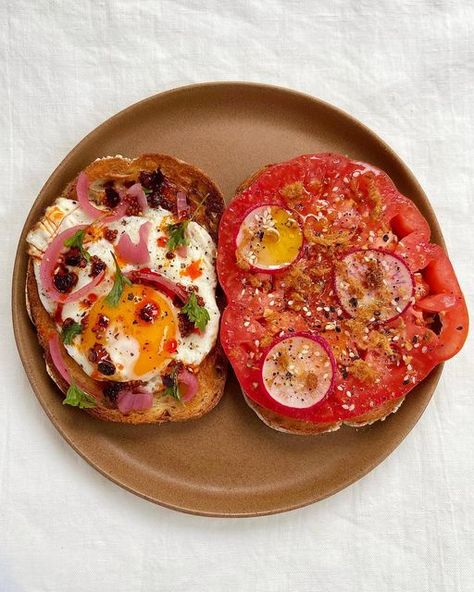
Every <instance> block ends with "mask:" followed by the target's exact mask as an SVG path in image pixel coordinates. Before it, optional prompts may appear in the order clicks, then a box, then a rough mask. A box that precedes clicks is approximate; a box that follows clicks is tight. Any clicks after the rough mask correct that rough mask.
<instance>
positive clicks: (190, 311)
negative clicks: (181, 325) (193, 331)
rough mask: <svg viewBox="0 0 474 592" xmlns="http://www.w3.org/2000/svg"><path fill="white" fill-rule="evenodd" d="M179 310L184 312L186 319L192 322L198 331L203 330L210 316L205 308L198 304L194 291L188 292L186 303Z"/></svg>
mask: <svg viewBox="0 0 474 592" xmlns="http://www.w3.org/2000/svg"><path fill="white" fill-rule="evenodd" d="M181 310H182V312H184V313H185V314H186V316H187V317H188V319H189V320H190V321H192V322H193V323H194V326H195V327H197V328H198V329H199V330H200V331H204V329H205V328H206V325H207V323H208V322H209V321H210V318H211V317H210V316H209V313H208V311H207V308H204V306H200V304H199V302H198V300H197V297H196V294H195V293H194V292H191V293H190V294H189V297H188V299H187V301H186V304H185V305H184V306H183V308H182V309H181Z"/></svg>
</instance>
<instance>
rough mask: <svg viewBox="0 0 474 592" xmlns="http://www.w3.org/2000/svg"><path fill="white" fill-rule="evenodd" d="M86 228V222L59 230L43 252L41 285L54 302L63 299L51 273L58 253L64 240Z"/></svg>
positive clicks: (56, 261) (62, 247)
mask: <svg viewBox="0 0 474 592" xmlns="http://www.w3.org/2000/svg"><path fill="white" fill-rule="evenodd" d="M84 228H87V225H86V224H81V225H79V226H72V227H71V228H67V229H66V230H63V232H60V233H59V234H58V235H57V236H56V237H55V238H54V239H53V240H52V241H51V243H50V244H49V246H48V248H47V249H46V251H45V252H44V255H43V258H42V259H41V265H40V279H41V286H42V288H43V289H44V291H45V292H46V294H47V295H48V296H49V297H50V298H51V300H54V301H55V302H59V301H63V298H64V294H62V293H61V292H60V291H59V290H57V289H56V286H55V285H54V283H53V273H54V270H55V269H56V266H57V264H58V259H59V255H60V254H61V251H62V250H63V249H64V241H66V240H67V239H68V238H70V237H71V236H73V235H74V234H76V232H78V231H79V230H83V229H84Z"/></svg>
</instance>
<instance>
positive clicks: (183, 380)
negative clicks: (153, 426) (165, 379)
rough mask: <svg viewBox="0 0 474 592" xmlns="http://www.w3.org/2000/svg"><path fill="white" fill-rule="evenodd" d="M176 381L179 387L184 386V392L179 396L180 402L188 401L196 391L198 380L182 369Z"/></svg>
mask: <svg viewBox="0 0 474 592" xmlns="http://www.w3.org/2000/svg"><path fill="white" fill-rule="evenodd" d="M177 379H178V384H179V385H180V386H182V385H184V386H185V392H184V394H182V395H181V400H182V401H184V402H186V401H190V400H191V399H192V398H193V397H194V395H195V394H196V393H197V391H198V388H199V383H198V379H197V378H196V376H195V375H194V374H193V373H192V372H190V371H189V370H188V369H187V368H182V369H181V370H180V372H179V373H178V376H177Z"/></svg>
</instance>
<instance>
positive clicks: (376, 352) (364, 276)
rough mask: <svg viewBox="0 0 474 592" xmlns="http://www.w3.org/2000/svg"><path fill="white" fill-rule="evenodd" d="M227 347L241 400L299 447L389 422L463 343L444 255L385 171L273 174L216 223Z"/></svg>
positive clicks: (300, 162)
mask: <svg viewBox="0 0 474 592" xmlns="http://www.w3.org/2000/svg"><path fill="white" fill-rule="evenodd" d="M217 270H218V276H219V280H220V283H221V285H222V287H223V289H224V292H225V294H226V296H227V301H228V304H227V307H226V309H225V310H224V313H223V317H222V322H221V343H222V345H223V348H224V351H225V352H226V354H227V356H228V358H229V360H230V362H231V364H232V366H233V368H234V371H235V373H236V375H237V378H238V380H239V382H240V385H241V387H242V390H243V393H244V397H245V400H246V401H247V403H248V404H249V405H250V407H251V408H252V409H253V410H254V411H255V412H256V413H257V415H258V416H259V417H260V418H261V419H262V420H263V421H264V422H265V423H266V424H267V425H269V426H270V427H272V428H274V429H277V430H281V431H285V432H290V433H295V434H302V435H311V434H319V433H322V432H328V431H333V430H337V429H338V428H339V427H341V426H342V425H343V424H345V425H349V426H354V427H359V426H363V425H367V424H371V423H373V422H375V421H378V420H383V419H385V418H386V417H387V416H388V415H390V414H391V413H394V412H395V411H397V409H398V408H399V407H400V405H401V404H402V403H403V401H404V399H405V397H406V396H407V395H408V394H409V393H410V391H411V390H412V389H413V388H414V387H415V386H416V385H417V384H419V382H420V381H422V380H423V379H424V378H425V377H426V376H427V375H428V374H429V372H430V371H431V370H432V369H433V368H434V367H435V366H437V365H438V364H439V363H441V362H443V361H444V360H447V359H449V358H451V357H452V356H454V355H455V354H456V353H457V352H458V351H459V350H460V349H461V347H462V345H463V343H464V341H465V339H466V336H467V331H468V314H467V308H466V304H465V301H464V298H463V295H462V293H461V290H460V287H459V284H458V282H457V279H456V276H455V273H454V270H453V267H452V265H451V263H450V261H449V258H448V256H447V254H446V252H445V251H444V250H443V249H442V247H440V246H439V245H437V244H434V243H432V242H430V227H429V225H428V222H427V221H426V219H425V218H424V217H423V215H422V214H421V213H420V211H419V210H418V209H417V207H416V206H415V204H414V203H413V202H412V201H411V200H410V199H408V198H407V197H405V196H403V195H402V194H401V193H400V192H399V191H398V190H397V188H396V187H395V185H394V184H393V182H392V181H391V179H390V178H389V177H388V176H387V175H386V174H385V173H384V172H383V171H381V170H380V169H378V168H376V167H373V166H371V165H369V164H366V163H363V162H359V161H352V160H349V159H348V158H346V157H344V156H341V155H338V154H330V153H324V154H310V155H304V156H300V157H298V158H295V159H293V160H290V161H288V162H284V163H280V164H275V165H269V166H267V167H265V168H264V169H262V170H260V171H258V172H257V173H255V174H254V175H252V176H251V177H250V178H249V179H248V180H247V181H245V182H244V183H243V184H242V185H241V186H240V187H239V188H238V190H237V194H236V195H235V197H234V198H233V200H232V201H231V203H230V204H229V206H228V208H227V210H226V211H225V212H224V215H223V217H222V220H221V225H220V234H219V247H218V260H217Z"/></svg>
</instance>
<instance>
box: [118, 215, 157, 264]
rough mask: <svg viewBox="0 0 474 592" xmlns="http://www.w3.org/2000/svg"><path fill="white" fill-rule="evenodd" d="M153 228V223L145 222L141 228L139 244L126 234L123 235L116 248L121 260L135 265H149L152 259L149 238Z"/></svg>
mask: <svg viewBox="0 0 474 592" xmlns="http://www.w3.org/2000/svg"><path fill="white" fill-rule="evenodd" d="M151 227H152V224H151V222H145V223H144V224H142V225H141V226H140V230H139V237H140V239H139V241H138V243H137V244H135V243H133V242H132V240H131V239H130V236H129V235H128V234H127V233H126V232H125V233H124V234H122V236H121V237H120V240H119V242H118V243H117V246H116V247H115V249H116V251H117V253H118V254H119V256H120V258H121V259H123V260H124V261H127V262H128V263H135V264H137V265H143V264H145V263H148V261H149V259H150V253H149V251H148V238H149V236H150V231H151Z"/></svg>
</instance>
